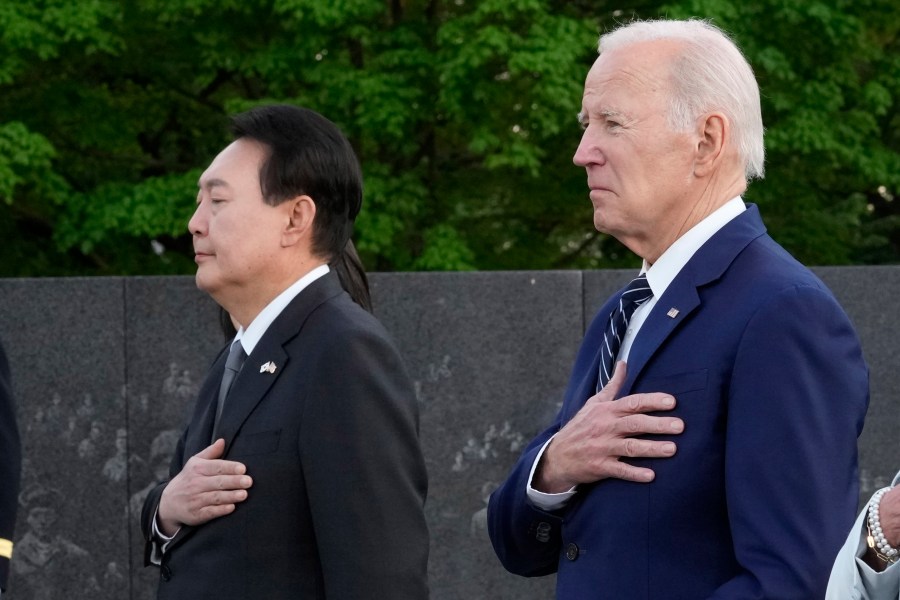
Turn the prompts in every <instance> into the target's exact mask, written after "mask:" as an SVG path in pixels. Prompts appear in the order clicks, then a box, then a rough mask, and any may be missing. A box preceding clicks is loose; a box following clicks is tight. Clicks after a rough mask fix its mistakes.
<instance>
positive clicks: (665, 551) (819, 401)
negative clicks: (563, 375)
mask: <svg viewBox="0 0 900 600" xmlns="http://www.w3.org/2000/svg"><path fill="white" fill-rule="evenodd" d="M579 116H580V121H581V125H582V127H583V128H584V132H583V134H582V137H581V143H580V144H579V146H578V148H577V150H576V152H575V156H574V162H575V164H576V165H579V166H581V167H583V168H584V169H585V172H586V175H587V183H588V186H589V188H590V192H589V197H590V201H591V205H592V208H593V222H594V227H595V228H596V229H597V230H598V231H601V232H604V233H608V234H610V235H612V236H614V237H615V238H616V239H617V240H618V241H619V242H621V243H622V244H624V245H625V246H626V247H627V248H628V249H629V250H631V251H632V252H634V253H635V254H636V255H638V256H639V257H641V258H642V259H643V268H642V269H641V272H640V273H636V274H635V275H636V277H635V278H634V280H633V281H632V282H631V284H629V285H628V286H626V287H625V288H624V289H623V290H620V292H619V293H617V294H616V295H614V296H613V297H611V298H610V299H609V300H607V302H606V303H605V304H604V306H603V307H602V308H601V309H600V311H599V312H598V313H597V316H596V317H595V319H594V321H593V323H591V325H590V326H589V327H588V330H587V332H586V334H585V338H584V342H583V344H582V346H581V350H580V351H579V353H578V357H577V359H576V362H575V367H574V369H573V370H572V376H571V379H570V382H569V387H568V389H567V390H566V394H565V397H564V399H563V404H562V408H561V409H560V412H559V414H558V416H557V419H556V421H555V422H554V423H553V424H552V425H551V426H550V427H548V428H547V430H546V431H544V432H543V433H541V434H540V435H539V436H538V437H537V438H536V439H535V440H533V441H532V443H531V444H530V445H529V446H528V448H527V449H526V450H525V452H524V454H523V455H522V457H521V458H520V460H519V462H518V463H517V464H516V465H515V467H514V468H513V471H512V473H511V474H510V476H509V478H508V479H507V480H506V482H505V483H504V484H503V485H501V486H500V487H499V489H498V490H497V491H496V492H495V493H494V494H493V496H492V497H491V500H490V504H489V507H488V528H489V532H490V535H491V539H492V541H493V544H494V548H495V550H496V551H497V554H498V556H499V557H500V559H501V561H502V562H503V564H504V565H505V566H506V568H507V569H509V570H510V571H512V572H514V573H518V574H521V575H528V576H536V575H545V574H548V573H553V572H556V573H557V579H556V581H557V597H558V598H561V599H565V600H569V599H571V598H578V599H579V600H587V599H612V600H622V599H626V598H627V599H628V600H639V599H640V600H657V599H665V600H699V599H701V598H702V599H707V600H711V599H713V598H716V599H720V600H736V599H750V598H760V599H762V598H766V599H772V600H774V599H778V600H801V599H802V600H809V599H812V598H822V597H823V596H824V594H825V587H826V583H827V581H828V572H829V570H830V568H831V563H832V561H833V560H834V556H835V554H836V553H837V551H838V548H840V545H841V542H842V540H843V538H844V536H845V534H846V531H847V528H848V527H849V526H850V523H851V522H852V521H853V515H854V514H855V512H856V503H857V498H858V489H859V488H858V483H857V451H856V440H857V437H858V435H859V433H860V431H861V430H862V424H863V417H864V415H865V412H866V408H867V404H868V369H867V367H866V364H865V361H864V360H863V356H862V350H861V348H860V344H859V339H858V338H857V336H856V333H855V332H854V330H853V326H852V325H851V323H850V320H849V319H848V318H847V315H846V314H845V313H844V311H843V310H842V309H841V307H840V306H839V305H838V302H837V301H836V300H835V298H834V296H833V295H832V294H831V292H830V291H829V290H828V289H827V288H826V287H825V285H824V284H823V283H822V282H821V281H820V280H819V279H818V278H817V277H816V276H815V275H814V274H813V273H811V272H810V271H809V270H808V269H807V268H805V267H804V266H803V265H801V264H800V263H799V262H797V261H796V260H795V259H794V258H793V257H791V256H790V254H788V253H787V252H786V251H785V250H784V249H783V248H782V247H781V246H779V245H778V244H777V243H776V242H775V241H774V240H773V239H772V238H771V237H769V235H767V233H766V228H765V226H764V225H763V222H762V218H761V216H760V211H759V209H758V208H757V207H756V206H754V205H752V204H745V203H744V201H743V198H742V194H743V193H744V191H745V190H746V189H747V184H748V180H749V179H751V178H754V177H762V175H763V158H764V146H763V125H762V114H761V111H760V101H759V88H758V86H757V83H756V79H755V77H754V76H753V71H752V70H751V68H750V65H749V64H748V63H747V60H746V59H745V58H744V57H743V55H742V54H741V52H740V50H739V49H738V48H737V46H735V44H734V43H733V42H732V41H731V40H730V39H729V38H728V36H727V35H725V34H724V33H723V32H722V31H721V30H719V29H717V28H716V27H714V26H712V25H710V24H709V23H707V22H705V21H700V20H691V21H665V20H663V21H647V22H640V21H639V22H634V23H630V24H628V25H625V26H622V27H620V28H618V29H616V30H614V31H612V32H610V33H607V34H605V35H604V36H603V37H601V38H600V56H599V57H598V58H597V60H596V61H595V62H594V65H593V67H592V68H591V70H590V71H589V73H588V75H587V79H586V80H585V85H584V95H583V97H582V110H581V114H580V115H579ZM786 201H789V199H786ZM623 361H627V368H626V364H625V362H623ZM617 365H618V366H617Z"/></svg>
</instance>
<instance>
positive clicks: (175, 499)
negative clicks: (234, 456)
mask: <svg viewBox="0 0 900 600" xmlns="http://www.w3.org/2000/svg"><path fill="white" fill-rule="evenodd" d="M224 453H225V440H223V439H221V438H219V439H218V440H216V441H215V442H214V443H213V444H212V445H211V446H207V447H206V448H205V449H203V450H202V451H200V452H198V453H197V454H195V455H194V456H192V457H191V458H190V459H189V460H188V461H187V463H186V464H185V465H184V468H183V469H181V472H180V473H179V474H178V475H176V476H175V477H174V478H173V479H172V481H170V482H169V484H168V485H167V486H166V487H165V489H163V492H162V496H161V497H160V500H159V511H158V512H157V515H156V516H157V525H158V526H159V529H160V531H161V532H162V533H163V534H164V535H166V536H168V537H172V536H173V535H175V533H176V532H177V531H178V529H179V528H180V527H181V526H182V525H200V524H201V523H206V522H207V521H211V520H213V519H217V518H219V517H222V516H225V515H227V514H230V513H232V512H233V511H234V507H235V505H236V504H237V503H238V502H243V501H244V500H246V499H247V489H248V488H249V487H250V486H251V485H253V480H252V479H251V478H250V476H249V475H245V473H246V472H247V467H245V466H244V465H243V464H242V463H239V462H234V461H231V460H222V455H223V454H224Z"/></svg>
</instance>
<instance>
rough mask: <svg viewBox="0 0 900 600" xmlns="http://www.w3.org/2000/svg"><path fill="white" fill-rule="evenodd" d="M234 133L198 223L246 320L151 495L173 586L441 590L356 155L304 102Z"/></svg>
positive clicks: (411, 397)
mask: <svg viewBox="0 0 900 600" xmlns="http://www.w3.org/2000/svg"><path fill="white" fill-rule="evenodd" d="M233 130H234V134H235V138H236V139H235V141H234V142H232V143H231V144H230V145H228V147H226V148H225V149H224V150H223V151H222V152H220V153H219V155H218V156H216V158H215V159H214V160H213V162H212V164H211V165H210V166H209V167H208V168H207V169H206V171H204V173H203V174H202V175H201V177H200V181H199V188H200V190H199V193H198V195H197V208H196V211H195V212H194V216H193V217H192V218H191V220H190V222H189V224H188V227H189V229H190V231H191V233H192V234H193V240H194V251H195V254H196V262H197V277H196V279H197V285H198V287H200V288H201V289H203V290H204V291H206V292H207V293H209V294H210V295H211V296H212V297H213V298H214V299H215V300H216V301H217V302H218V303H219V304H220V305H221V306H222V307H223V308H224V309H225V310H226V311H227V312H228V314H229V315H230V316H231V318H232V319H233V320H234V322H235V323H237V325H238V331H237V335H236V336H235V339H234V340H233V341H232V342H231V343H230V344H229V345H228V346H227V347H226V348H225V349H223V351H222V353H221V354H220V356H219V358H218V360H217V361H216V362H215V363H214V364H213V366H212V368H211V370H210V372H209V375H208V377H207V380H206V382H205V383H204V385H203V387H202V389H201V390H200V394H199V399H198V402H197V406H196V409H195V412H194V416H193V419H192V420H191V422H190V424H189V425H188V427H187V429H186V430H185V432H184V435H183V436H182V438H181V441H180V442H179V444H178V448H177V450H176V452H175V457H174V459H173V461H172V468H171V479H170V480H169V481H167V482H164V483H162V484H160V485H159V486H158V487H157V488H156V489H154V490H152V491H151V492H150V494H149V495H148V497H147V501H146V503H145V505H144V511H143V515H142V524H143V528H144V534H145V536H146V539H147V562H148V563H153V564H157V565H159V567H160V582H159V588H158V597H159V598H172V599H187V598H190V599H192V600H193V599H201V598H216V599H217V600H227V599H231V598H233V599H245V598H265V599H267V600H278V599H284V600H294V599H297V598H304V599H306V598H309V599H317V600H335V599H350V598H352V599H354V600H359V599H363V598H371V599H372V600H376V599H377V600H380V599H383V598H396V599H398V600H399V599H404V600H421V599H424V598H427V596H428V586H427V581H426V571H427V562H428V530H427V527H426V524H425V516H424V509H423V504H424V502H425V491H426V487H427V482H426V474H425V465H424V460H423V458H422V453H421V450H420V448H419V439H418V418H417V406H416V398H415V393H414V391H413V387H412V384H411V381H410V380H409V378H408V376H407V374H406V370H405V368H404V366H403V363H402V361H401V359H400V355H399V353H398V352H397V350H396V348H395V347H394V345H393V343H392V342H391V340H390V338H389V336H388V335H387V333H386V332H385V330H384V328H383V327H382V326H381V325H380V324H379V323H378V321H377V320H376V319H375V318H374V317H373V316H372V315H371V314H370V313H369V312H367V311H366V310H365V309H364V306H368V290H367V287H366V286H365V285H364V284H365V274H364V272H363V271H362V269H361V267H360V265H359V263H358V260H357V258H356V255H355V252H354V251H353V249H352V246H350V245H349V239H350V233H351V231H352V229H353V221H354V219H355V217H356V215H357V214H358V213H359V209H360V204H361V202H362V179H361V174H360V169H359V164H358V162H357V160H356V156H355V155H354V153H353V150H352V148H351V147H350V144H349V142H348V141H347V140H346V138H345V137H344V136H343V135H342V134H341V132H340V131H339V130H338V129H337V127H335V125H334V124H333V123H331V122H330V121H328V120H327V119H325V118H324V117H322V116H321V115H319V114H317V113H315V112H313V111H311V110H306V109H301V108H297V107H291V106H264V107H258V108H255V109H253V110H251V111H249V112H247V113H244V114H242V115H238V116H237V117H236V118H235V119H234V123H233ZM345 288H346V289H347V291H345ZM348 292H349V293H348ZM354 300H355V301H356V302H354Z"/></svg>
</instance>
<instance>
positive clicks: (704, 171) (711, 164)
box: [694, 113, 731, 177]
mask: <svg viewBox="0 0 900 600" xmlns="http://www.w3.org/2000/svg"><path fill="white" fill-rule="evenodd" d="M696 131H697V133H698V138H697V152H696V156H695V159H694V175H696V176H697V177H707V176H709V175H710V174H711V173H712V172H713V171H715V170H716V169H717V168H718V167H719V166H720V164H721V162H722V158H723V156H724V154H725V153H724V149H725V144H726V142H727V139H728V137H729V136H730V135H731V123H729V121H728V118H727V117H726V116H725V115H723V114H722V113H710V114H708V115H704V116H702V117H700V118H699V119H698V120H697V129H696Z"/></svg>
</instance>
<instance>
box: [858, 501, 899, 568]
mask: <svg viewBox="0 0 900 600" xmlns="http://www.w3.org/2000/svg"><path fill="white" fill-rule="evenodd" d="M890 489H891V488H889V487H886V488H881V489H880V490H878V491H877V492H875V494H874V495H873V496H872V499H871V500H869V516H868V518H867V521H866V525H867V527H868V530H869V536H868V539H867V541H868V543H869V548H871V549H872V550H874V551H875V554H876V555H878V558H880V559H881V560H882V561H884V562H886V563H887V564H889V565H891V564H894V563H895V562H897V561H898V560H900V550H898V549H897V548H894V547H893V546H891V545H890V544H889V543H888V541H887V539H885V537H884V531H882V529H881V516H880V515H879V514H878V508H879V505H880V504H881V497H882V496H884V495H885V494H886V493H887V492H888V491H890Z"/></svg>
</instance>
